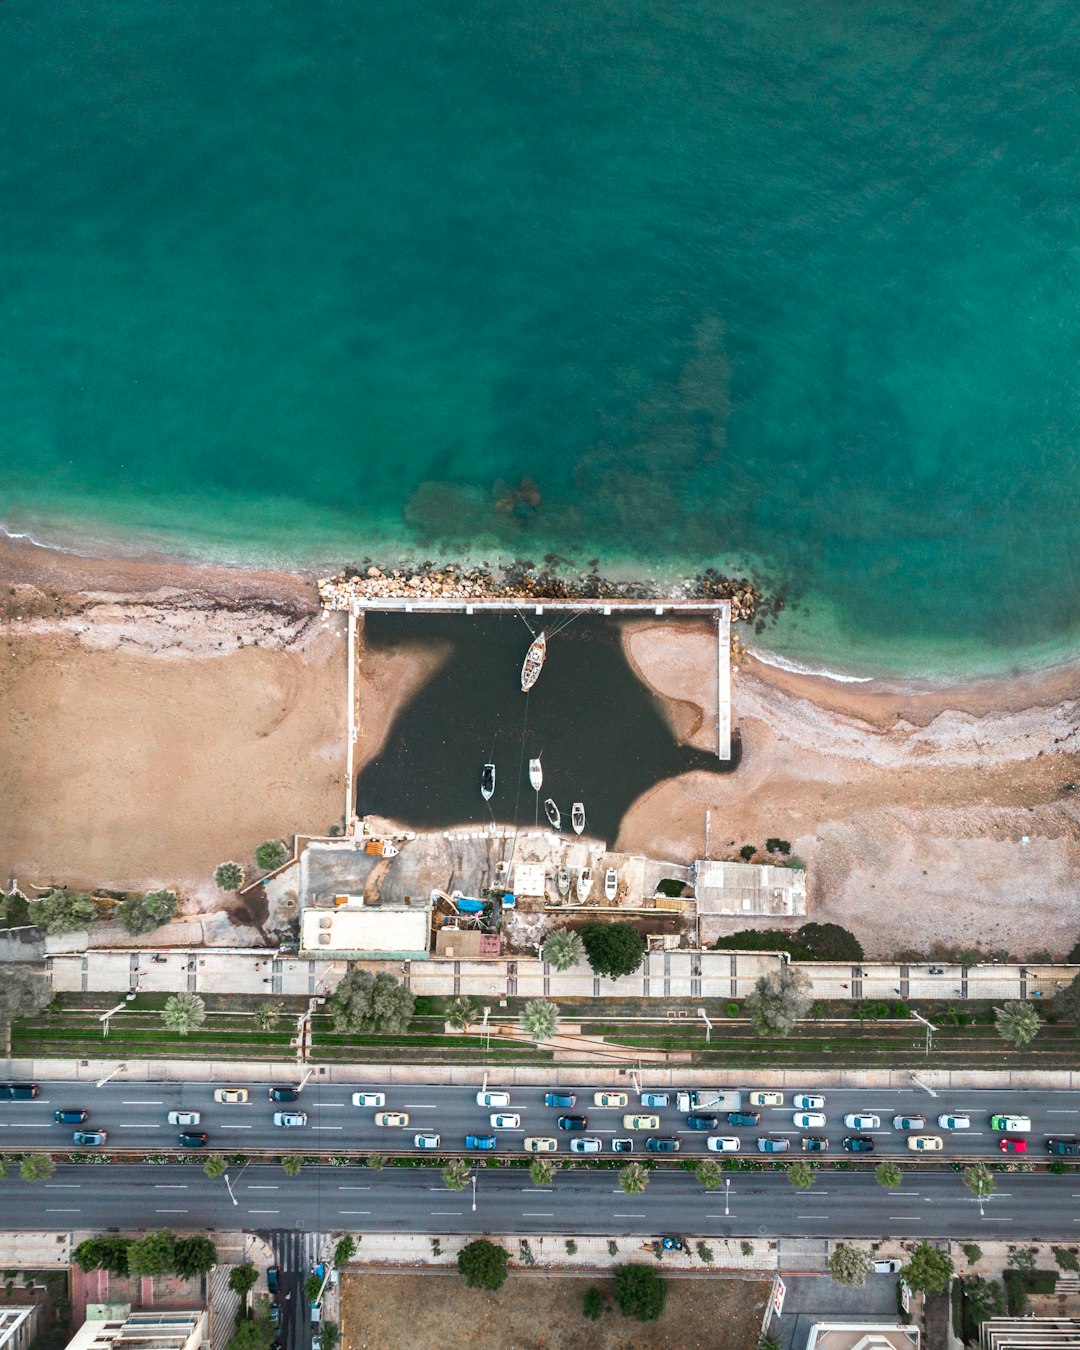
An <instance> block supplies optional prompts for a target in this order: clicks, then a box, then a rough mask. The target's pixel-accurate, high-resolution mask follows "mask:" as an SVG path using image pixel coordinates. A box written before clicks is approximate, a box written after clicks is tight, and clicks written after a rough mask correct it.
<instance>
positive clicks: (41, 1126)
mask: <svg viewBox="0 0 1080 1350" xmlns="http://www.w3.org/2000/svg"><path fill="white" fill-rule="evenodd" d="M38 1086H39V1095H38V1097H37V1098H36V1099H35V1100H33V1101H2V1100H0V1149H4V1150H7V1151H13V1150H18V1149H25V1148H42V1149H45V1148H48V1149H52V1150H53V1151H60V1150H65V1149H69V1148H71V1147H73V1144H72V1133H73V1127H72V1126H71V1125H61V1124H57V1123H55V1122H54V1120H53V1113H54V1111H56V1110H58V1109H82V1110H85V1111H86V1112H87V1120H86V1122H85V1125H83V1126H82V1127H80V1128H83V1129H87V1130H96V1129H100V1130H105V1131H106V1133H107V1135H108V1139H107V1144H106V1148H107V1149H108V1150H125V1151H126V1150H131V1149H136V1150H146V1151H151V1152H152V1151H166V1150H174V1149H176V1148H177V1146H178V1134H179V1128H178V1127H177V1126H175V1125H170V1124H169V1123H168V1114H169V1112H170V1111H193V1112H197V1113H198V1115H199V1123H198V1124H197V1125H195V1124H193V1125H191V1126H190V1127H188V1128H190V1129H193V1130H198V1131H200V1132H205V1133H206V1135H207V1136H208V1142H207V1147H208V1148H210V1149H211V1150H218V1151H223V1152H229V1153H233V1152H236V1153H243V1152H245V1151H252V1152H254V1151H257V1150H265V1149H274V1150H279V1151H281V1152H301V1153H306V1154H312V1153H327V1154H332V1153H337V1152H341V1153H345V1152H357V1151H359V1152H376V1151H377V1152H382V1153H397V1152H411V1151H413V1149H414V1144H413V1137H414V1135H415V1134H416V1133H419V1132H424V1133H435V1134H438V1135H439V1137H440V1143H439V1151H440V1152H441V1153H452V1152H458V1151H462V1150H463V1149H464V1145H465V1137H466V1136H467V1135H470V1134H479V1135H491V1134H494V1135H495V1136H496V1139H497V1148H496V1156H498V1155H500V1154H514V1153H517V1154H520V1153H521V1152H522V1148H523V1141H524V1139H525V1138H526V1137H527V1136H533V1137H535V1136H544V1137H553V1138H556V1139H557V1141H558V1151H557V1155H556V1156H558V1154H568V1153H569V1140H570V1138H571V1137H573V1136H571V1135H569V1134H567V1133H566V1132H564V1131H561V1130H560V1129H559V1128H558V1123H557V1122H558V1118H559V1116H560V1115H565V1114H567V1108H553V1107H548V1106H545V1104H544V1095H545V1092H546V1091H547V1090H548V1089H547V1088H545V1086H544V1085H542V1084H537V1085H536V1086H535V1087H515V1088H513V1089H510V1090H509V1096H510V1101H509V1105H508V1106H505V1107H502V1106H500V1107H498V1108H490V1109H489V1108H484V1107H481V1106H479V1105H478V1104H477V1100H476V1093H477V1089H476V1087H475V1086H472V1087H463V1086H447V1085H445V1084H439V1085H434V1084H429V1085H424V1084H415V1085H410V1086H401V1085H396V1086H391V1085H382V1084H379V1083H374V1082H373V1083H371V1084H366V1085H365V1086H364V1089H363V1090H364V1091H367V1092H381V1093H383V1094H384V1095H385V1105H384V1107H383V1108H382V1109H385V1110H386V1111H391V1112H403V1113H404V1114H405V1115H406V1116H407V1117H408V1122H409V1123H408V1125H407V1126H404V1127H396V1128H382V1127H380V1126H378V1125H376V1123H375V1117H376V1114H377V1112H376V1109H375V1108H373V1107H370V1106H365V1107H357V1106H354V1105H353V1104H352V1100H351V1099H352V1093H353V1091H354V1090H357V1089H352V1088H348V1087H340V1086H322V1085H320V1084H319V1083H317V1082H315V1081H312V1082H309V1083H308V1084H307V1085H306V1086H305V1087H304V1089H303V1090H302V1092H301V1093H300V1097H299V1100H298V1101H296V1102H295V1103H289V1102H284V1103H280V1102H271V1101H270V1100H269V1089H268V1085H265V1084H246V1085H245V1086H247V1088H248V1100H247V1101H246V1102H244V1103H238V1104H234V1105H226V1104H220V1103H217V1102H215V1101H214V1100H213V1093H214V1089H215V1087H220V1086H222V1084H221V1083H220V1082H219V1083H217V1084H209V1083H189V1084H173V1083H139V1084H130V1083H123V1082H117V1081H114V1082H111V1083H106V1084H105V1085H104V1086H102V1087H100V1088H95V1087H93V1086H89V1085H87V1084H85V1083H64V1082H47V1081H42V1082H41V1083H40V1084H39V1085H38ZM238 1086H239V1085H238ZM488 1086H489V1090H498V1089H499V1087H500V1085H499V1084H498V1082H491V1083H489V1085H488ZM753 1087H754V1084H753V1083H748V1084H747V1085H746V1086H745V1087H744V1088H743V1093H744V1105H745V1107H746V1109H754V1110H759V1111H760V1114H761V1121H760V1124H759V1125H758V1126H756V1127H737V1126H730V1125H728V1124H727V1123H726V1121H725V1112H723V1111H720V1112H719V1116H720V1121H719V1126H718V1129H717V1130H716V1131H712V1133H718V1134H721V1135H726V1136H738V1137H739V1139H740V1142H741V1152H742V1153H744V1154H745V1153H755V1154H756V1151H757V1140H758V1139H759V1138H762V1137H765V1136H768V1137H772V1138H776V1139H787V1140H789V1141H790V1146H791V1150H792V1153H797V1152H799V1150H800V1144H801V1139H802V1137H803V1136H804V1135H807V1134H810V1135H817V1136H824V1137H826V1138H828V1140H829V1143H830V1153H831V1154H832V1155H834V1156H835V1155H838V1154H839V1153H840V1150H841V1142H842V1140H843V1139H844V1138H845V1137H847V1136H849V1135H851V1134H853V1133H858V1134H864V1135H868V1136H870V1137H871V1138H872V1139H873V1140H874V1145H875V1148H874V1155H873V1156H877V1155H885V1156H888V1155H900V1156H902V1157H904V1158H905V1159H906V1160H907V1161H908V1162H910V1163H914V1162H915V1161H916V1160H917V1158H918V1156H919V1155H917V1154H915V1153H913V1152H911V1151H910V1150H909V1149H908V1147H907V1137H908V1132H906V1131H904V1130H903V1129H896V1128H894V1126H893V1118H894V1116H897V1115H907V1116H910V1115H914V1114H920V1115H922V1116H924V1117H925V1120H926V1125H925V1129H924V1130H923V1133H925V1134H936V1135H940V1136H941V1137H942V1139H943V1142H944V1147H943V1149H942V1150H941V1151H940V1152H935V1153H932V1154H927V1155H926V1156H927V1157H928V1158H929V1159H931V1160H942V1159H945V1160H948V1159H950V1158H969V1157H972V1156H976V1155H985V1156H986V1157H1000V1156H1001V1155H1000V1152H999V1141H1000V1139H1001V1135H1002V1132H1001V1131H997V1130H994V1129H992V1128H991V1125H990V1117H991V1116H992V1115H995V1114H1007V1115H1021V1116H1027V1117H1029V1119H1030V1121H1031V1130H1030V1132H1028V1133H1026V1134H1025V1135H1024V1138H1025V1141H1026V1143H1027V1145H1028V1148H1029V1150H1030V1154H1031V1156H1032V1157H1034V1158H1041V1159H1045V1158H1046V1157H1047V1150H1046V1140H1047V1138H1049V1137H1056V1138H1061V1137H1080V1092H1071V1093H1070V1092H1056V1093H1055V1092H1049V1091H1034V1090H1028V1091H1002V1090H992V1091H985V1090H975V1089H972V1090H951V1091H949V1092H948V1093H944V1094H942V1095H940V1096H937V1097H933V1096H930V1095H929V1094H928V1093H926V1092H924V1091H922V1090H920V1089H919V1088H917V1087H912V1088H911V1089H909V1090H907V1091H898V1090H896V1089H891V1090H886V1089H882V1088H869V1087H868V1088H858V1089H852V1088H844V1089H832V1090H830V1089H813V1090H812V1092H813V1093H814V1094H815V1095H820V1096H824V1098H825V1104H824V1107H823V1108H822V1110H823V1112H824V1114H825V1117H826V1123H825V1125H824V1126H812V1127H809V1128H801V1127H799V1126H797V1125H796V1124H795V1123H794V1120H793V1117H794V1108H793V1105H792V1095H793V1094H792V1093H791V1092H785V1093H784V1102H783V1105H781V1106H762V1107H753V1108H751V1107H750V1106H749V1103H747V1102H746V1097H747V1089H753ZM646 1088H647V1084H646ZM596 1090H597V1089H596V1088H595V1087H587V1088H585V1087H578V1088H574V1087H566V1088H560V1091H565V1092H569V1093H575V1094H576V1097H577V1102H576V1105H575V1106H574V1107H573V1108H572V1110H573V1113H574V1114H581V1115H585V1116H586V1117H587V1119H588V1125H587V1127H586V1130H585V1131H584V1133H585V1134H586V1135H587V1136H589V1137H591V1138H596V1139H598V1140H599V1141H600V1144H601V1148H602V1151H603V1153H605V1154H608V1155H609V1156H610V1155H611V1144H612V1141H613V1140H615V1139H617V1138H630V1139H632V1140H633V1142H634V1153H633V1155H631V1156H638V1155H641V1154H642V1153H643V1152H644V1145H645V1140H646V1139H647V1138H648V1137H649V1136H650V1135H662V1136H673V1137H676V1138H678V1139H679V1141H680V1144H681V1155H683V1156H685V1155H686V1154H691V1155H694V1154H703V1153H705V1152H706V1151H707V1145H706V1140H707V1138H708V1134H709V1133H710V1132H696V1131H693V1130H688V1129H687V1128H686V1113H685V1112H680V1111H677V1110H676V1109H675V1104H674V1103H675V1094H674V1092H672V1093H671V1094H670V1095H671V1103H672V1104H671V1105H669V1106H667V1107H661V1108H651V1107H645V1106H642V1105H641V1104H640V1103H639V1100H638V1097H637V1095H636V1094H635V1093H633V1092H631V1093H629V1095H628V1102H627V1105H626V1106H624V1107H614V1108H602V1107H597V1106H595V1105H594V1104H593V1094H594V1092H595V1091H596ZM612 1090H613V1091H624V1090H625V1089H623V1088H613V1089H612ZM283 1111H284V1112H288V1111H299V1112H302V1113H303V1114H304V1115H305V1116H306V1117H307V1121H306V1124H305V1125H304V1126H303V1127H302V1128H299V1129H285V1128H279V1127H275V1125H274V1123H273V1116H274V1113H275V1112H283ZM496 1111H505V1112H508V1113H511V1114H514V1115H517V1116H518V1117H519V1123H518V1124H517V1125H516V1126H513V1127H511V1128H505V1129H504V1128H493V1127H492V1125H491V1119H490V1118H491V1116H492V1114H494V1113H495V1112H496ZM630 1113H641V1114H647V1115H655V1116H658V1117H659V1124H658V1125H657V1126H655V1127H653V1128H649V1129H645V1130H628V1129H627V1128H626V1127H625V1126H624V1124H623V1116H624V1115H627V1114H630ZM849 1113H859V1114H863V1115H869V1116H876V1117H877V1118H878V1121H879V1124H878V1125H877V1126H872V1127H869V1128H863V1129H858V1128H851V1127H848V1126H845V1124H844V1117H845V1115H848V1114H849ZM943 1114H951V1115H955V1116H965V1115H966V1116H968V1117H969V1118H970V1122H971V1123H970V1128H968V1129H963V1130H955V1131H950V1130H944V1129H941V1128H940V1127H939V1126H938V1125H937V1123H936V1122H937V1118H938V1116H939V1115H943ZM623 1156H624V1157H625V1156H626V1155H623ZM789 1156H790V1155H789Z"/></svg>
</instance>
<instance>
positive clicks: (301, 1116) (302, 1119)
mask: <svg viewBox="0 0 1080 1350" xmlns="http://www.w3.org/2000/svg"><path fill="white" fill-rule="evenodd" d="M274 1124H275V1125H280V1126H281V1127H282V1129H286V1130H298V1129H300V1128H301V1126H303V1125H306V1124H307V1112H306V1111H275V1112H274Z"/></svg>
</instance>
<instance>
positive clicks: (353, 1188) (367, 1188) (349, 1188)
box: [338, 1186, 441, 1191]
mask: <svg viewBox="0 0 1080 1350" xmlns="http://www.w3.org/2000/svg"><path fill="white" fill-rule="evenodd" d="M431 1189H432V1190H440V1189H441V1187H438V1186H433V1187H431ZM338 1190H339V1191H370V1190H371V1187H370V1186H339V1187H338Z"/></svg>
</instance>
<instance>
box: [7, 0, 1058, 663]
mask: <svg viewBox="0 0 1080 1350" xmlns="http://www.w3.org/2000/svg"><path fill="white" fill-rule="evenodd" d="M1077 69H1080V17H1078V11H1077V9H1076V6H1075V4H1074V3H1073V2H1072V0H1030V3H1028V4H1025V5H1018V4H1015V3H1005V0H986V2H985V3H982V4H978V5H976V4H974V3H963V4H960V3H955V2H954V0H939V2H938V3H936V4H934V5H932V6H928V5H924V4H915V3H899V4H897V3H892V0H890V3H885V0H844V2H843V3H836V2H834V3H830V2H828V0H826V3H822V4H818V5H814V6H812V7H810V8H807V7H806V6H805V5H802V4H797V3H795V0H758V3H756V4H754V5H747V4H745V3H744V2H743V0H574V2H573V3H570V4H562V5H541V4H537V3H535V0H500V2H499V3H498V4H491V3H480V0H427V2H426V3H424V4H420V3H416V2H415V0H380V3H378V4H373V3H367V4H357V3H345V0H304V3H303V4H296V3H290V4H286V3H283V2H282V0H260V2H259V3H256V2H255V0H186V3H185V4H183V5H180V4H176V3H170V2H167V0H160V3H153V4H147V3H145V0H95V3H90V2H89V0H53V2H52V3H51V4H49V5H41V4H37V3H31V0H6V3H4V4H3V5H0V125H2V126H3V127H4V144H3V149H2V151H0V227H2V233H0V241H2V247H0V321H2V325H3V334H4V340H3V342H2V343H0V409H2V416H0V460H2V468H3V474H2V477H0V520H2V521H3V522H4V523H5V524H6V525H7V526H8V528H9V529H30V530H32V531H33V532H34V533H35V535H37V536H39V537H41V538H44V539H47V540H50V541H57V540H59V541H61V542H63V541H65V540H67V541H69V542H70V541H73V540H74V541H76V542H78V541H83V542H85V541H87V540H91V541H93V540H96V541H109V542H110V543H112V544H113V545H116V544H122V543H126V544H132V543H138V544H144V543H146V542H147V541H150V542H153V543H154V544H155V545H157V546H159V547H164V548H166V549H168V550H172V551H177V552H194V553H198V554H201V555H205V556H213V557H217V558H228V559H258V560H262V561H273V562H287V561H304V562H311V561H320V562H321V561H327V562H329V561H332V562H345V561H349V560H350V559H354V558H359V557H361V556H363V555H364V554H368V553H370V554H375V555H383V556H385V555H387V554H389V553H394V554H397V553H399V552H414V553H416V552H418V553H419V554H420V555H421V556H432V555H435V554H438V553H439V552H441V551H449V552H452V553H462V552H466V551H467V552H470V553H472V554H474V555H477V556H480V557H487V558H493V557H494V556H496V555H501V556H527V557H533V558H535V559H537V560H538V561H539V560H540V559H541V558H542V557H543V555H544V554H545V553H546V552H548V551H555V552H558V553H561V554H568V555H569V556H571V557H572V558H574V559H576V560H577V561H579V562H581V563H587V562H588V561H590V560H591V559H594V558H598V559H600V560H601V561H602V562H603V561H605V560H608V561H611V562H613V563H614V562H622V563H633V564H634V565H636V567H637V568H638V569H639V570H640V571H642V572H646V573H649V574H657V573H660V572H663V573H665V574H668V575H672V576H679V575H684V574H686V573H687V572H688V571H689V570H690V569H693V568H696V567H699V566H705V565H709V564H713V563H718V562H729V563H731V564H732V565H735V566H739V567H740V568H742V567H745V568H752V569H753V570H754V572H755V574H757V575H760V576H764V577H767V578H770V579H773V580H775V582H776V583H777V584H778V585H782V586H783V587H784V588H785V590H786V591H787V593H788V594H791V595H798V596H800V597H801V599H800V603H799V605H798V607H797V608H796V610H795V611H794V613H791V614H789V616H788V617H787V618H785V619H784V620H783V621H782V622H781V623H780V624H779V625H778V626H777V627H776V628H775V629H772V630H770V631H769V632H768V633H767V634H765V635H763V637H762V638H761V639H760V640H761V642H762V644H763V645H765V646H767V647H769V648H771V649H773V650H775V651H780V652H783V653H786V654H787V655H788V656H789V657H794V658H795V659H798V660H802V661H806V662H808V663H810V664H814V665H820V664H825V665H829V666H834V667H836V666H838V667H846V668H856V669H858V668H867V669H874V668H878V669H881V668H884V669H891V670H895V671H897V672H902V673H911V674H914V673H942V672H945V671H950V670H951V671H957V670H974V669H985V668H1006V667H1008V666H1010V665H1011V664H1014V663H1017V662H1030V661H1035V660H1049V659H1052V658H1053V657H1055V656H1058V655H1060V654H1062V653H1064V652H1066V651H1069V650H1071V649H1073V648H1074V647H1075V646H1076V645H1077V638H1078V637H1080V584H1078V578H1080V516H1078V513H1077V511H1076V501H1077V488H1078V479H1080V469H1078V449H1077V447H1078V445H1080V398H1078V392H1080V391H1078V383H1080V375H1078V371H1080V364H1078V357H1080V340H1078V339H1080V304H1078V291H1080V286H1078V282H1080V267H1078V245H1080V198H1078V194H1077V165H1078V159H1077V149H1076V147H1077V146H1078V145H1080V99H1078V98H1077V95H1076V81H1075V74H1076V71H1077ZM526 477H528V478H531V479H533V480H534V481H535V484H536V490H535V492H534V491H533V490H531V489H527V490H526V491H524V492H521V491H520V490H519V489H520V486H521V481H522V479H523V478H526Z"/></svg>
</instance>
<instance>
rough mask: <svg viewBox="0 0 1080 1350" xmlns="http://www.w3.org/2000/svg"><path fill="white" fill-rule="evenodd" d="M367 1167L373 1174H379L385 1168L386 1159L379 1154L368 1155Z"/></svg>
mask: <svg viewBox="0 0 1080 1350" xmlns="http://www.w3.org/2000/svg"><path fill="white" fill-rule="evenodd" d="M367 1165H368V1166H369V1167H370V1168H371V1170H372V1171H373V1172H381V1171H382V1170H383V1168H384V1167H385V1166H386V1159H385V1158H384V1157H383V1155H382V1154H381V1153H369V1154H368V1156H367Z"/></svg>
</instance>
